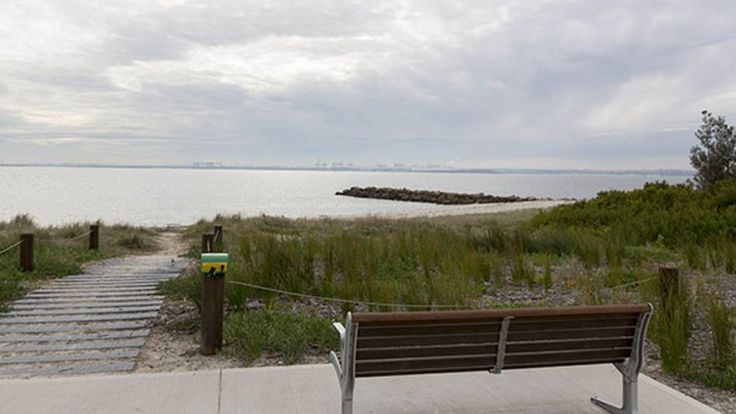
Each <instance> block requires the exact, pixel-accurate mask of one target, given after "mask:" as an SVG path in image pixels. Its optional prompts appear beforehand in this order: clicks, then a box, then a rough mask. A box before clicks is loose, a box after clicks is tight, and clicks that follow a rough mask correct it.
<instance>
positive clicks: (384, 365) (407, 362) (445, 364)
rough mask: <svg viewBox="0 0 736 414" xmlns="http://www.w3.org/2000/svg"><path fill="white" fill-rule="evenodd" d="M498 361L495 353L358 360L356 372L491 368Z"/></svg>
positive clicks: (357, 373) (358, 374)
mask: <svg viewBox="0 0 736 414" xmlns="http://www.w3.org/2000/svg"><path fill="white" fill-rule="evenodd" d="M495 363H496V355H495V354H485V355H463V356H452V357H447V356H441V357H422V358H400V359H374V360H363V361H356V363H355V373H356V375H357V376H365V375H367V374H370V373H372V372H377V371H380V372H383V375H389V374H391V373H393V374H394V375H399V374H402V375H403V374H406V373H410V372H424V371H426V370H428V369H440V370H445V369H455V368H463V369H466V370H467V369H471V370H483V369H490V368H493V366H494V365H495Z"/></svg>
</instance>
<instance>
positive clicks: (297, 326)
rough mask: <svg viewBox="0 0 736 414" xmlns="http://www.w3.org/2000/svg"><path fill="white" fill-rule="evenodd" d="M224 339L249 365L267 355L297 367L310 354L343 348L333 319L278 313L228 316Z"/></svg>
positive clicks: (322, 353)
mask: <svg viewBox="0 0 736 414" xmlns="http://www.w3.org/2000/svg"><path fill="white" fill-rule="evenodd" d="M223 336H224V341H225V343H226V346H227V348H228V349H229V351H230V352H233V353H234V354H235V355H236V356H237V357H238V358H240V359H241V360H242V361H243V362H244V363H246V364H249V363H251V362H252V361H253V360H255V359H258V358H259V357H260V356H261V355H262V354H263V353H264V352H268V353H273V354H276V355H277V356H279V357H280V358H281V359H282V360H283V361H284V363H286V364H293V363H296V362H299V361H300V360H301V359H302V358H303V357H304V356H305V355H307V354H310V353H318V354H320V355H325V354H326V353H327V351H329V350H337V349H338V346H339V340H338V335H337V333H336V332H335V331H334V330H333V329H332V326H331V322H330V321H329V320H327V319H324V318H319V317H316V316H310V315H305V314H300V313H287V312H283V311H275V310H267V311H263V312H248V311H245V312H237V313H234V314H231V315H228V317H227V318H226V319H225V325H224V331H223Z"/></svg>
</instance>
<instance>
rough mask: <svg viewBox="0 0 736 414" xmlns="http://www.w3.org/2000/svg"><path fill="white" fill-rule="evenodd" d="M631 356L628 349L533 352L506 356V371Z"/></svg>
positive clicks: (609, 360)
mask: <svg viewBox="0 0 736 414" xmlns="http://www.w3.org/2000/svg"><path fill="white" fill-rule="evenodd" d="M630 355H631V351H630V350H627V349H593V350H585V351H580V350H574V351H559V352H533V353H522V354H509V353H507V354H506V358H505V359H504V364H503V367H504V369H511V368H515V367H519V368H520V367H526V366H539V365H537V364H548V365H546V366H557V365H570V364H577V363H578V362H579V361H598V362H600V363H604V362H622V361H623V360H625V359H626V358H628V357H629V356H630Z"/></svg>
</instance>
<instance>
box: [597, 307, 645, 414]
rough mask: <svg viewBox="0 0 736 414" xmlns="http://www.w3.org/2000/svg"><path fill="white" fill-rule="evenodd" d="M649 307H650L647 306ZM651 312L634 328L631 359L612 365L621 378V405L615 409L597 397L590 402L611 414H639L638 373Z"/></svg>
mask: <svg viewBox="0 0 736 414" xmlns="http://www.w3.org/2000/svg"><path fill="white" fill-rule="evenodd" d="M649 306H650V307H651V305H649ZM650 317H651V311H649V312H647V313H644V314H642V315H641V316H640V317H639V322H638V323H637V326H636V333H635V334H634V344H633V347H632V350H631V357H629V358H627V359H626V361H624V362H619V363H616V364H613V365H614V366H615V367H616V369H618V370H619V372H621V376H623V383H624V392H623V400H624V401H623V405H622V406H621V407H616V406H615V405H613V404H611V403H609V402H606V401H603V400H601V399H600V398H598V397H593V398H591V399H590V401H591V402H592V403H593V404H595V405H597V406H599V407H601V408H603V409H604V410H606V411H608V412H609V413H612V414H638V413H639V387H638V381H639V372H640V371H641V367H642V364H643V362H644V338H645V337H646V334H647V325H648V324H649V318H650Z"/></svg>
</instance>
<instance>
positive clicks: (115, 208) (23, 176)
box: [0, 166, 688, 226]
mask: <svg viewBox="0 0 736 414" xmlns="http://www.w3.org/2000/svg"><path fill="white" fill-rule="evenodd" d="M687 178H688V177H685V176H682V177H680V176H666V177H665V176H658V175H646V176H645V175H602V174H466V173H409V172H352V171H350V172H348V171H254V170H207V169H136V168H59V167H53V168H51V167H7V166H6V167H0V221H4V220H8V219H10V218H12V217H14V216H15V215H17V214H29V215H31V216H32V217H33V218H34V220H36V222H38V223H40V224H43V225H54V224H63V223H70V222H76V221H85V220H90V221H93V220H98V219H100V220H102V221H103V222H106V223H130V224H136V225H147V226H160V225H169V224H190V223H193V222H195V221H197V220H198V219H200V218H212V217H214V215H215V214H217V213H225V214H241V215H243V216H255V215H260V214H267V215H276V216H285V217H292V218H298V217H320V216H332V217H341V216H342V217H344V216H358V215H368V214H402V213H409V212H414V213H416V212H420V211H428V212H431V211H435V210H438V209H440V208H444V209H446V208H447V207H446V206H445V207H440V206H436V205H432V204H424V203H404V202H397V201H388V200H369V199H356V198H349V197H341V196H335V195H334V194H335V192H336V191H339V190H343V189H345V188H349V187H352V186H361V187H364V186H378V187H381V186H385V187H406V188H410V189H415V190H441V191H452V192H463V193H478V192H484V193H487V194H494V195H512V194H515V195H518V196H533V197H540V198H542V197H544V198H546V197H549V198H578V199H581V198H590V197H593V196H595V194H597V193H598V192H599V191H604V190H612V189H618V190H627V189H632V188H637V187H641V186H642V185H643V184H644V183H646V182H652V181H657V180H664V181H668V182H671V183H677V182H683V181H685V180H686V179H687Z"/></svg>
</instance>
